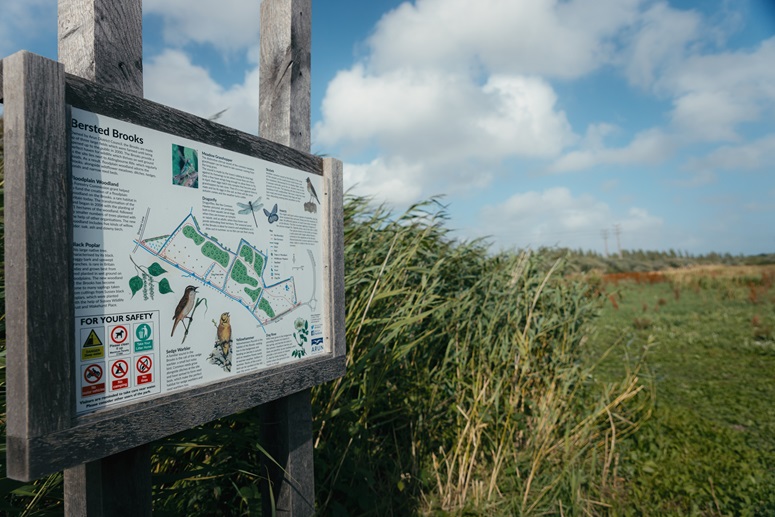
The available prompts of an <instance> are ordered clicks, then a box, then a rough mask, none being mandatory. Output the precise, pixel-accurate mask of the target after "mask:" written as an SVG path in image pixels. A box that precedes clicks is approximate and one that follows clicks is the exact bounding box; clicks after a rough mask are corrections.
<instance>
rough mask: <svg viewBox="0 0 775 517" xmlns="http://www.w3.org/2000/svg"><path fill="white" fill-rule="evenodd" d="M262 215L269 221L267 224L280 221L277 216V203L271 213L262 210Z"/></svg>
mask: <svg viewBox="0 0 775 517" xmlns="http://www.w3.org/2000/svg"><path fill="white" fill-rule="evenodd" d="M264 214H266V220H267V221H269V224H272V223H276V222H277V220H278V219H280V216H279V215H277V203H275V204H274V207H272V211H271V212H270V211H269V210H267V209H266V208H264Z"/></svg>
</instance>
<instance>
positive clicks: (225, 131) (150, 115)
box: [67, 75, 323, 175]
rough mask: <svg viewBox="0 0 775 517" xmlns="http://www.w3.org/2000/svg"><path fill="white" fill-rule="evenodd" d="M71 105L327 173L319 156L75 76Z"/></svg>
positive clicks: (70, 78) (71, 79) (70, 83)
mask: <svg viewBox="0 0 775 517" xmlns="http://www.w3.org/2000/svg"><path fill="white" fill-rule="evenodd" d="M67 102H68V103H69V104H71V105H72V106H74V107H76V108H81V109H84V110H87V111H92V112H95V113H100V114H102V115H107V116H109V117H113V118H117V119H121V120H127V121H130V122H132V123H134V124H139V125H141V126H145V127H148V128H151V129H156V130H158V131H163V132H167V133H173V134H176V135H180V136H182V137H185V138H190V139H192V140H197V141H200V142H205V143H208V144H211V145H214V146H217V147H221V148H223V149H228V150H230V151H235V152H238V153H242V154H246V155H249V156H256V157H259V158H262V159H264V160H268V161H271V162H273V163H279V164H282V165H287V166H288V167H293V168H296V169H301V170H303V171H306V172H310V173H313V174H318V175H321V174H322V173H323V160H322V159H321V158H319V157H317V156H314V155H311V154H308V153H306V152H301V151H298V150H294V149H291V148H289V147H286V146H284V145H280V144H278V143H275V142H272V141H270V140H266V139H264V138H258V137H256V136H253V135H249V134H247V133H243V132H241V131H238V130H236V129H233V128H230V127H226V126H223V125H221V124H218V123H217V122H212V121H210V120H207V119H203V118H200V117H197V116H194V115H191V114H189V113H185V112H183V111H179V110H176V109H174V108H170V107H168V106H164V105H162V104H157V103H155V102H151V101H149V100H145V99H140V98H138V97H135V96H132V95H126V94H124V93H122V92H118V91H116V90H112V89H110V88H104V87H101V86H99V85H96V84H94V83H90V82H88V81H84V80H83V79H80V78H78V77H75V76H71V75H68V76H67Z"/></svg>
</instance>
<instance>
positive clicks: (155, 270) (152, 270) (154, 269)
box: [148, 262, 167, 276]
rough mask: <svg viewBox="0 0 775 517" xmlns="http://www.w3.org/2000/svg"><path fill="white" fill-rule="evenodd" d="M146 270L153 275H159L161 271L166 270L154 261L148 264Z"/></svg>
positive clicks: (164, 271)
mask: <svg viewBox="0 0 775 517" xmlns="http://www.w3.org/2000/svg"><path fill="white" fill-rule="evenodd" d="M148 272H149V273H150V274H152V275H153V276H159V275H161V274H163V273H166V272H167V270H166V269H164V268H163V267H161V265H160V264H159V263H158V262H154V263H153V264H151V265H150V267H149V268H148Z"/></svg>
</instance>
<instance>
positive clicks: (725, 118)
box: [658, 37, 775, 141]
mask: <svg viewBox="0 0 775 517" xmlns="http://www.w3.org/2000/svg"><path fill="white" fill-rule="evenodd" d="M773 63H775V37H773V38H770V39H768V40H766V41H764V42H763V43H762V44H761V45H760V46H759V47H757V48H756V49H753V50H741V51H736V52H720V53H716V54H707V55H694V56H690V57H688V58H687V59H685V60H684V61H683V62H682V63H681V66H680V67H676V68H675V69H674V70H671V71H670V73H666V74H665V75H664V77H662V78H661V79H660V81H659V84H658V87H659V89H661V90H664V91H669V92H670V93H671V94H672V95H673V96H674V99H675V100H674V110H673V113H672V123H673V125H674V127H676V129H678V130H680V131H682V132H683V133H684V134H686V135H687V137H689V138H692V139H694V140H699V141H734V140H737V139H739V135H738V128H739V126H740V125H741V124H743V123H745V122H753V121H757V120H761V119H763V118H766V117H768V116H772V114H773V112H775V67H773V66H772V64H773Z"/></svg>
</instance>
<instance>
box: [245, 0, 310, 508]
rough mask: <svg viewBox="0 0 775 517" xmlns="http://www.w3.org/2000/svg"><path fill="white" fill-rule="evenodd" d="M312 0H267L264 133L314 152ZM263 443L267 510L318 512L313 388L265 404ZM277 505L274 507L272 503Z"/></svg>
mask: <svg viewBox="0 0 775 517" xmlns="http://www.w3.org/2000/svg"><path fill="white" fill-rule="evenodd" d="M311 15H312V1H311V0H263V2H262V3H261V28H260V32H261V64H260V66H261V69H260V77H261V83H260V86H259V88H260V90H259V114H258V121H259V136H260V137H262V138H266V139H268V140H273V141H275V142H278V143H281V144H284V145H287V146H289V147H293V148H295V149H298V150H300V151H304V152H309V148H310V102H311V101H310V84H311V81H310V48H311V44H312V30H311V29H312V21H311ZM260 415H261V418H262V420H261V425H262V429H263V430H264V431H263V440H262V442H263V446H264V447H265V448H266V450H267V451H268V452H269V454H270V455H271V456H272V458H274V459H275V460H276V461H277V463H278V464H279V465H280V467H281V468H277V466H276V465H275V464H274V463H273V462H272V461H266V462H265V464H266V469H265V471H266V472H267V473H268V476H269V482H268V483H265V484H264V489H263V492H262V500H263V510H264V515H272V510H273V509H274V510H275V512H276V515H280V516H294V517H297V516H308V515H313V514H314V512H315V477H314V462H313V458H312V409H311V405H310V390H309V389H307V390H304V391H301V392H299V393H296V394H293V395H290V396H287V397H284V398H281V399H279V400H276V401H274V402H270V403H268V404H264V405H263V406H262V407H261V410H260ZM273 507H274V508H273Z"/></svg>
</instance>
